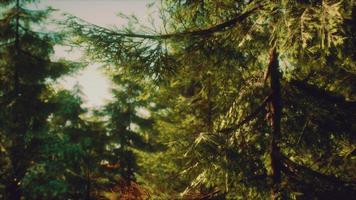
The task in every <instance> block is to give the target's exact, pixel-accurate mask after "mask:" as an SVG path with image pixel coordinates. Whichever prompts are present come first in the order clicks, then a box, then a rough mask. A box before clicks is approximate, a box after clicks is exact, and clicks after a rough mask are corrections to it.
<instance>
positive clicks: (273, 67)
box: [268, 48, 282, 199]
mask: <svg viewBox="0 0 356 200" xmlns="http://www.w3.org/2000/svg"><path fill="white" fill-rule="evenodd" d="M268 67H269V75H270V86H271V90H272V97H271V114H272V123H271V125H272V135H271V146H270V158H271V169H272V199H280V198H281V166H280V159H279V147H278V140H279V138H280V135H281V112H282V103H281V98H282V97H281V83H280V79H281V73H280V71H279V64H278V53H277V51H276V48H272V49H271V51H270V60H269V66H268Z"/></svg>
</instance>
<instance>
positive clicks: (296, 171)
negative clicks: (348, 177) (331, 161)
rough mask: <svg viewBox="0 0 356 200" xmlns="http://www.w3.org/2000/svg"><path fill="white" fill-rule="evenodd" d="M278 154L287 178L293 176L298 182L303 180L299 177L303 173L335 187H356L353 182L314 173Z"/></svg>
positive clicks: (355, 183)
mask: <svg viewBox="0 0 356 200" xmlns="http://www.w3.org/2000/svg"><path fill="white" fill-rule="evenodd" d="M279 154H280V155H279V157H280V161H281V166H282V170H283V172H285V173H286V174H287V175H289V176H294V178H297V179H298V178H299V179H300V180H304V179H305V177H301V175H302V174H303V173H304V174H305V173H306V174H310V175H311V176H312V177H314V178H317V179H319V180H323V181H326V182H329V183H331V184H333V185H336V186H340V185H343V186H352V187H356V181H355V180H353V181H345V180H341V179H340V178H337V177H335V176H332V175H326V174H323V173H320V172H318V171H315V170H313V169H311V168H309V167H306V166H304V165H302V164H298V163H296V162H294V161H292V160H290V159H289V158H288V157H287V156H285V155H283V154H282V153H281V152H279Z"/></svg>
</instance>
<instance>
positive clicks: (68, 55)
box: [35, 0, 158, 108]
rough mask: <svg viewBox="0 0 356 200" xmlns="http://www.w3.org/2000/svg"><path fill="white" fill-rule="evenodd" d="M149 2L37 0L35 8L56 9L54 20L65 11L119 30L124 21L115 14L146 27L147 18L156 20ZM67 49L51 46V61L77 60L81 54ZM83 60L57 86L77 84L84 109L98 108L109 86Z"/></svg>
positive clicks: (96, 65)
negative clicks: (77, 69)
mask: <svg viewBox="0 0 356 200" xmlns="http://www.w3.org/2000/svg"><path fill="white" fill-rule="evenodd" d="M152 2H154V0H41V1H40V3H37V4H36V5H35V7H36V8H39V9H41V8H44V7H48V6H51V7H52V8H55V9H58V11H57V13H55V14H54V16H56V17H58V18H59V17H60V13H63V12H66V13H70V14H72V15H75V16H77V17H80V18H82V19H84V20H86V21H88V22H90V23H93V24H96V25H99V26H105V27H113V26H116V27H121V26H123V25H125V24H126V21H125V20H123V19H121V18H120V17H118V13H123V14H126V15H135V16H136V17H137V18H138V19H139V22H140V23H142V24H146V25H147V24H148V23H149V21H148V16H149V15H153V16H154V17H155V20H156V21H157V16H158V13H157V9H156V10H155V9H154V7H153V8H150V9H149V8H148V7H147V5H148V4H149V3H152ZM68 50H69V48H68V47H63V46H55V55H54V58H65V59H68V60H74V61H79V60H80V59H81V57H82V56H81V55H82V52H81V51H80V50H79V49H73V50H72V51H68ZM85 61H86V62H90V64H89V65H88V66H87V67H86V68H85V69H83V70H81V71H80V72H78V73H76V74H75V75H72V76H68V77H64V78H62V79H61V80H60V86H61V87H64V88H65V89H72V88H73V86H74V85H75V84H77V83H79V85H81V88H82V91H83V94H84V96H83V98H84V101H85V103H84V106H85V107H87V108H94V107H99V106H102V105H104V104H105V103H106V102H107V101H109V100H110V99H111V92H110V90H111V87H112V83H111V82H110V80H109V79H108V78H107V77H105V75H104V74H103V73H102V71H101V70H100V66H101V65H102V64H100V63H94V62H91V61H90V60H85Z"/></svg>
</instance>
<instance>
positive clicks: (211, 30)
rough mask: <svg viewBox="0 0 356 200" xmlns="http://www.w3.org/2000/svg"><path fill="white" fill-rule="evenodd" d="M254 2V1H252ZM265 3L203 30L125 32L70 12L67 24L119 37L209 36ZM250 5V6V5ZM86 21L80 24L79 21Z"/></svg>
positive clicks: (165, 37)
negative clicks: (153, 33) (162, 32)
mask: <svg viewBox="0 0 356 200" xmlns="http://www.w3.org/2000/svg"><path fill="white" fill-rule="evenodd" d="M251 4H252V3H251ZM263 6H264V5H263V4H262V3H260V2H259V3H257V5H256V6H254V7H253V8H252V9H250V10H248V11H246V12H244V13H242V14H240V15H238V16H236V17H235V18H233V19H230V20H228V21H226V22H223V23H221V24H218V25H215V26H212V27H210V28H206V29H201V30H193V31H186V32H180V33H168V34H158V35H149V34H136V33H125V32H116V31H113V30H111V29H108V28H105V27H101V26H98V25H95V24H92V23H89V22H87V21H85V20H83V19H81V18H78V17H75V16H71V15H70V14H67V15H69V16H70V18H69V21H67V24H69V26H72V27H74V28H78V29H80V30H81V29H84V28H94V30H95V32H100V33H104V34H108V35H110V36H118V37H120V38H121V37H128V38H141V39H153V40H160V39H171V38H179V37H186V36H207V35H211V34H213V33H216V32H221V31H225V30H227V29H228V28H231V27H234V26H235V25H236V24H238V23H242V22H243V21H244V20H245V19H247V18H248V17H249V16H250V15H252V14H254V13H255V11H257V10H259V9H261V8H262V7H263ZM248 7H249V6H248ZM77 21H79V22H82V23H84V25H83V24H80V23H79V22H77Z"/></svg>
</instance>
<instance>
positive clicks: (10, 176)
mask: <svg viewBox="0 0 356 200" xmlns="http://www.w3.org/2000/svg"><path fill="white" fill-rule="evenodd" d="M32 2H34V1H25V0H5V1H0V6H1V15H0V16H1V20H0V142H1V156H0V157H1V158H0V159H1V185H2V186H3V187H2V188H1V192H0V193H1V194H4V196H2V198H5V199H13V200H16V199H21V198H22V197H24V194H25V192H24V191H25V190H26V189H28V188H26V187H31V184H29V185H27V186H26V185H25V184H26V178H28V176H29V175H30V174H31V172H30V171H31V170H32V169H33V168H34V167H35V166H36V164H37V163H38V161H43V160H42V159H43V155H42V154H41V153H40V152H41V151H42V148H43V147H44V144H45V143H46V140H47V139H48V138H49V132H48V123H47V118H48V116H49V115H50V114H51V112H52V111H53V108H52V107H51V104H50V103H49V101H50V99H51V96H52V92H53V91H52V89H51V86H50V84H49V83H50V82H51V81H54V80H56V79H57V78H58V77H60V76H61V75H62V74H65V73H68V72H70V71H72V70H73V69H75V68H77V67H78V66H77V65H73V64H71V63H69V62H64V61H58V62H52V61H51V59H50V56H51V54H52V53H53V45H55V44H56V43H58V42H59V41H60V40H61V35H59V34H54V33H47V32H41V31H40V30H39V29H40V27H41V23H43V22H44V21H45V20H46V17H47V16H48V15H49V13H50V11H51V9H47V10H30V9H28V8H27V7H26V6H27V5H28V3H32ZM26 198H31V196H26Z"/></svg>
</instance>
